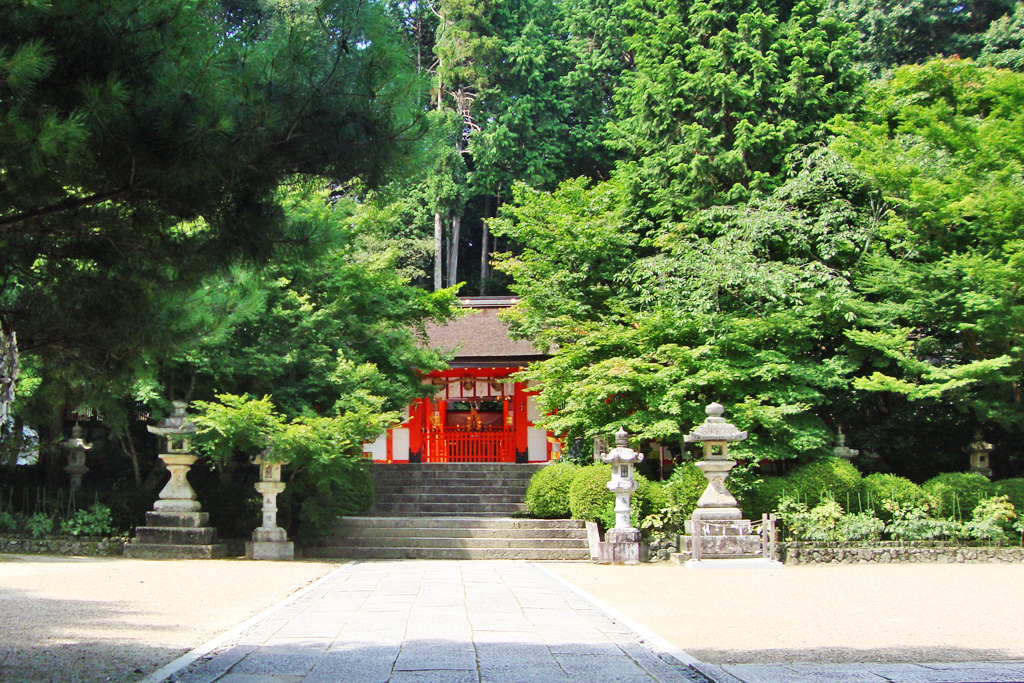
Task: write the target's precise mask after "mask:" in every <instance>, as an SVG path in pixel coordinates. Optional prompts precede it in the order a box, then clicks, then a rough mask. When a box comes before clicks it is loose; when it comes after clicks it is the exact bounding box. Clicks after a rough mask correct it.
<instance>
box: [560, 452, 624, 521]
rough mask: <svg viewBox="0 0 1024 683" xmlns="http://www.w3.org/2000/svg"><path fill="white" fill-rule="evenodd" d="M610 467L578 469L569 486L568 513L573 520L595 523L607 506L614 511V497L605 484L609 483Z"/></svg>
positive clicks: (597, 466)
mask: <svg viewBox="0 0 1024 683" xmlns="http://www.w3.org/2000/svg"><path fill="white" fill-rule="evenodd" d="M611 478H612V468H611V465H586V466H584V467H580V468H579V469H578V470H577V471H576V476H575V477H573V479H572V483H571V484H570V485H569V511H570V512H571V513H572V518H573V519H582V520H584V521H587V522H597V521H599V520H600V519H601V517H602V516H603V515H604V513H605V508H607V507H608V506H609V505H611V506H612V508H613V509H614V505H615V503H614V501H615V496H613V495H612V492H611V491H609V490H608V487H607V486H606V484H607V483H608V482H609V481H611Z"/></svg>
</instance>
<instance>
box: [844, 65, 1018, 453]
mask: <svg viewBox="0 0 1024 683" xmlns="http://www.w3.org/2000/svg"><path fill="white" fill-rule="evenodd" d="M1022 98H1024V77H1022V76H1021V74H1018V73H1014V72H1010V71H1001V70H997V69H992V68H986V67H980V66H978V65H977V64H975V63H974V62H972V61H970V60H960V59H955V58H953V59H943V60H933V61H931V62H928V63H926V64H923V65H920V66H906V67H901V68H900V69H897V70H896V71H895V72H894V73H893V75H892V77H891V78H889V79H887V80H885V81H883V82H880V83H879V84H877V86H875V87H873V88H872V89H871V90H870V92H869V95H868V98H867V102H866V109H865V113H864V115H863V118H861V119H859V120H858V119H843V120H841V121H840V122H838V123H837V125H836V130H837V131H838V132H840V133H841V136H840V137H839V138H838V139H837V140H836V141H835V143H834V144H833V148H834V149H835V150H836V151H837V152H838V153H839V154H841V155H843V156H845V157H847V158H848V159H849V160H850V162H851V163H852V164H853V165H854V166H856V167H857V168H858V169H860V170H861V172H863V173H864V174H865V175H867V176H868V177H869V178H871V180H872V182H874V183H876V184H877V186H878V187H879V188H880V189H881V192H882V195H883V197H884V201H885V203H886V205H887V206H888V207H890V211H889V212H888V213H887V214H886V216H885V220H884V222H883V224H882V225H881V226H880V231H879V234H880V237H881V240H880V241H879V242H877V243H876V245H877V246H878V249H877V250H876V252H875V253H873V254H872V255H871V256H870V257H869V258H868V259H867V262H866V265H867V267H866V268H865V270H864V271H863V272H862V273H861V277H860V279H859V281H858V283H857V286H858V289H859V290H860V291H861V292H862V293H863V295H864V297H865V304H864V307H863V309H861V310H859V311H858V315H859V320H858V329H856V330H852V331H851V332H850V333H849V335H850V337H851V338H852V339H854V340H855V341H856V342H857V343H858V344H860V345H861V346H862V347H864V348H873V349H874V350H876V351H877V352H879V353H880V354H881V357H883V358H885V359H886V362H885V363H880V364H879V365H878V366H877V368H876V370H875V371H874V372H872V373H870V374H869V375H868V376H865V377H863V378H862V379H860V380H858V382H857V386H858V387H859V388H861V389H867V390H871V391H874V392H878V395H879V396H880V397H886V396H888V397H896V396H902V397H905V398H906V399H908V400H910V401H917V400H925V401H929V400H932V399H936V398H939V397H941V399H942V403H944V404H945V405H946V406H947V407H948V408H949V409H951V410H953V411H954V412H955V411H957V410H961V411H964V412H965V414H966V415H967V416H968V417H969V419H968V420H967V421H966V424H963V425H961V428H960V429H959V430H958V432H957V433H956V434H955V436H953V437H952V439H951V438H950V436H947V442H950V441H952V442H953V443H948V445H947V446H946V449H949V450H953V451H959V448H960V446H963V445H966V444H967V443H968V441H969V440H970V439H972V438H973V431H974V430H973V428H972V426H971V423H972V422H973V423H975V424H982V425H987V426H988V427H987V429H988V430H989V431H993V430H994V433H997V432H998V431H999V430H1000V429H1003V430H1009V431H1016V430H1018V429H1019V425H1020V424H1021V416H1022V412H1021V392H1020V382H1021V379H1022V378H1021V373H1022V371H1024V365H1022V359H1021V352H1020V349H1021V348H1022V342H1024V337H1022V336H1021V330H1022V329H1024V326H1022V319H1021V311H1022V310H1024V308H1022V302H1021V299H1020V294H1019V292H1020V286H1021V272H1022V271H1021V267H1022V265H1024V264H1022V262H1021V254H1022V248H1024V247H1022V244H1024V242H1022V237H1024V235H1022V233H1021V230H1022V228H1021V226H1022V225H1024V222H1022V220H1021V218H1022V216H1024V204H1022V199H1021V193H1020V191H1019V181H1018V179H1019V177H1020V174H1021V171H1022V168H1024V166H1022V164H1024V158H1022V156H1021V149H1022V147H1021V145H1022V143H1024V141H1022V140H1021V131H1022V130H1024V128H1022V121H1024V119H1022V114H1021V112H1022V111H1024V109H1022V107H1021V104H1022V102H1024V99H1022ZM960 457H961V458H962V457H963V456H962V454H960Z"/></svg>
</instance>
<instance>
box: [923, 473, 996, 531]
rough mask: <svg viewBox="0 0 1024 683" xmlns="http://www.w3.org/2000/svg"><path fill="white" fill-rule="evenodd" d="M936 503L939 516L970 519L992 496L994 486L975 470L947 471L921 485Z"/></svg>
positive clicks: (937, 515)
mask: <svg viewBox="0 0 1024 683" xmlns="http://www.w3.org/2000/svg"><path fill="white" fill-rule="evenodd" d="M921 488H923V489H924V492H925V493H927V494H928V495H929V496H931V498H932V501H933V502H934V504H935V516H936V517H939V518H949V517H953V518H955V519H965V520H966V519H970V518H971V512H972V511H973V510H974V508H976V507H977V506H978V503H980V502H981V501H982V500H984V499H986V498H990V497H991V496H992V495H993V493H994V487H993V486H992V482H990V481H989V480H988V479H986V478H985V477H983V476H981V475H980V474H974V473H973V472H946V473H945V474H940V475H938V476H937V477H932V478H931V479H929V480H928V481H926V482H925V483H924V484H922V485H921Z"/></svg>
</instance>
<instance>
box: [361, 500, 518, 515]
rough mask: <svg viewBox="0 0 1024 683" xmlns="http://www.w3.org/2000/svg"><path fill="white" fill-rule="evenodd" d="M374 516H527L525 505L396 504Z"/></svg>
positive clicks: (376, 509) (378, 510) (379, 509)
mask: <svg viewBox="0 0 1024 683" xmlns="http://www.w3.org/2000/svg"><path fill="white" fill-rule="evenodd" d="M372 512H373V514H376V515H386V516H392V517H394V516H411V515H436V516H453V517H454V516H469V515H472V516H477V515H479V516H490V517H507V516H509V515H517V514H523V515H525V514H526V512H527V510H526V504H525V503H490V504H487V505H480V504H477V503H412V504H408V503H405V504H403V503H396V504H394V505H390V506H388V507H386V508H380V507H375V508H373V510H372Z"/></svg>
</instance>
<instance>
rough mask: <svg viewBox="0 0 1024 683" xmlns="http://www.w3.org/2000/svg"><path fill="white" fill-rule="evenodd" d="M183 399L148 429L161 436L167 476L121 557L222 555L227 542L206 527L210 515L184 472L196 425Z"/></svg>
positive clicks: (193, 457) (191, 457) (189, 460)
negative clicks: (157, 496)
mask: <svg viewBox="0 0 1024 683" xmlns="http://www.w3.org/2000/svg"><path fill="white" fill-rule="evenodd" d="M186 407H187V404H186V403H184V402H181V401H175V402H174V412H173V413H172V414H171V415H170V416H169V417H167V418H166V419H164V420H163V421H161V422H160V423H159V424H157V425H153V426H149V427H147V429H148V430H149V431H150V432H151V433H153V434H156V435H157V436H159V437H160V440H161V449H160V450H161V452H160V454H159V458H160V459H161V460H163V461H164V464H165V465H167V469H168V471H170V473H171V478H170V480H169V481H168V482H167V485H166V486H164V488H163V490H162V491H160V496H159V499H158V500H157V501H156V503H154V504H153V511H152V512H147V513H146V526H140V527H136V529H135V538H134V539H132V541H131V542H130V543H128V544H126V545H125V547H124V554H125V557H135V558H150V559H210V558H216V557H224V556H225V555H226V554H227V546H226V545H224V544H222V543H218V542H217V530H216V529H214V528H213V527H210V526H207V524H209V521H210V515H209V513H206V512H200V510H201V507H202V506H201V505H200V504H199V501H198V500H196V492H195V490H193V488H192V486H191V485H190V484H189V483H188V471H189V469H190V468H191V467H192V465H193V463H195V461H196V460H197V459H198V458H197V456H196V455H195V454H194V453H192V441H191V437H192V435H193V434H195V432H196V425H195V423H193V422H192V421H191V420H190V419H188V416H187V415H186V414H185V409H186Z"/></svg>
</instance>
